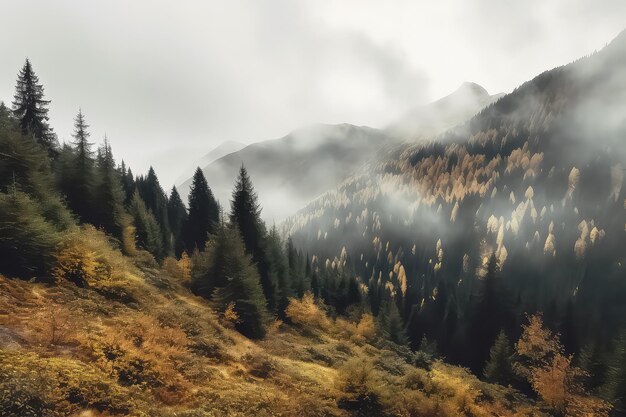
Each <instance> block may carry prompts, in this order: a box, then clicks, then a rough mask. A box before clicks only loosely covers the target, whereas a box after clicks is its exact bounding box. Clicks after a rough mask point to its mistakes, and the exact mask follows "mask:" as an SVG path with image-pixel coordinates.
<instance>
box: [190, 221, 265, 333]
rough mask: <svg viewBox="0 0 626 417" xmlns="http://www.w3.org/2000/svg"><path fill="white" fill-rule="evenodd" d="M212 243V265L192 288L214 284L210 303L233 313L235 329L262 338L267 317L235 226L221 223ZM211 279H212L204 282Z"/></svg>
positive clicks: (256, 277)
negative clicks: (202, 280) (200, 280)
mask: <svg viewBox="0 0 626 417" xmlns="http://www.w3.org/2000/svg"><path fill="white" fill-rule="evenodd" d="M214 245H215V246H214V248H213V250H214V252H213V259H214V261H213V262H214V265H213V266H212V267H211V268H210V269H209V270H210V272H209V273H208V274H205V275H204V277H203V279H204V280H205V281H204V282H200V283H196V287H197V288H200V289H202V290H201V293H202V294H206V290H207V289H208V288H210V287H214V288H215V294H214V295H213V303H214V304H215V305H216V306H217V308H218V309H219V310H220V311H222V312H224V311H226V310H227V309H230V310H231V312H232V313H234V315H235V316H236V320H234V322H235V323H234V324H235V328H236V329H237V331H239V332H240V333H241V334H243V335H244V336H246V337H249V338H251V339H260V338H263V336H265V322H266V320H267V316H268V315H267V309H266V301H265V297H264V296H263V290H262V289H261V286H260V284H259V274H258V272H257V270H256V268H255V267H254V265H253V264H252V261H251V259H250V257H249V255H247V254H246V252H245V247H244V244H243V242H242V240H241V235H240V233H239V231H238V230H237V228H236V226H234V225H233V226H231V227H227V226H225V225H224V224H222V225H221V226H220V227H219V228H218V230H217V233H216V235H215V242H214ZM211 279H214V281H213V282H207V281H206V280H211Z"/></svg>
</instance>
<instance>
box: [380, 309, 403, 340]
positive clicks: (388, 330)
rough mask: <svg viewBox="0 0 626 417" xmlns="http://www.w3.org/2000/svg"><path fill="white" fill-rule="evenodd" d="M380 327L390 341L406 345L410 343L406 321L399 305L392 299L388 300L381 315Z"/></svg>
mask: <svg viewBox="0 0 626 417" xmlns="http://www.w3.org/2000/svg"><path fill="white" fill-rule="evenodd" d="M380 327H381V329H382V331H383V334H384V335H385V337H387V339H389V340H390V341H392V342H394V343H396V344H398V345H406V344H407V343H408V337H407V335H406V330H405V326H404V321H403V320H402V317H401V316H400V310H398V306H397V305H396V303H395V301H393V300H392V299H390V300H388V301H387V303H386V305H385V308H384V310H383V312H382V314H381V315H380Z"/></svg>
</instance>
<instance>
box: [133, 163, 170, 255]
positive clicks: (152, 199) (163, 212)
mask: <svg viewBox="0 0 626 417" xmlns="http://www.w3.org/2000/svg"><path fill="white" fill-rule="evenodd" d="M137 189H138V190H139V194H140V195H141V198H142V199H143V201H144V202H145V203H146V207H147V208H148V209H149V210H150V211H151V212H152V214H153V216H154V218H155V219H156V220H157V222H158V224H159V229H160V235H161V247H162V252H161V253H159V254H157V255H156V256H157V258H159V259H162V258H164V257H165V256H167V255H168V254H169V253H171V252H172V250H173V248H172V241H171V232H170V226H169V216H168V210H167V196H166V195H165V191H163V188H162V187H161V184H160V183H159V179H158V178H157V175H156V172H155V171H154V168H152V167H150V169H149V170H148V175H147V176H146V177H145V179H142V180H141V181H138V184H137Z"/></svg>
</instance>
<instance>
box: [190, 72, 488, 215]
mask: <svg viewBox="0 0 626 417" xmlns="http://www.w3.org/2000/svg"><path fill="white" fill-rule="evenodd" d="M495 97H496V96H490V95H489V94H488V93H487V92H486V91H485V90H484V89H483V88H482V87H480V86H478V85H477V84H473V83H466V84H464V85H462V86H461V87H460V88H459V89H458V90H457V91H456V92H454V93H452V94H450V95H449V96H447V97H444V98H442V99H441V100H438V101H436V102H434V103H431V104H429V105H426V106H422V107H420V108H417V109H414V110H413V111H411V112H410V113H409V114H407V115H406V116H405V117H404V118H403V119H401V120H399V121H398V122H396V123H394V124H393V125H392V126H390V127H389V128H387V129H385V130H378V129H374V128H370V127H366V126H354V125H350V124H341V125H314V126H310V127H307V128H302V129H299V130H296V131H294V132H292V133H290V134H289V135H287V136H285V137H283V138H280V139H275V140H270V141H265V142H259V143H255V144H253V145H250V146H247V147H245V148H243V149H241V150H239V151H238V152H233V153H231V154H230V155H226V156H224V157H222V158H220V159H218V160H216V161H214V162H212V163H210V164H206V165H200V166H201V167H203V171H204V173H205V176H206V177H207V180H208V181H209V185H210V186H211V188H212V189H213V192H214V193H215V195H216V196H217V197H218V199H219V200H220V202H221V203H222V204H223V205H226V206H228V202H229V200H230V192H231V189H232V185H233V184H232V181H233V178H235V176H236V173H237V171H238V169H239V167H240V166H241V164H242V163H243V164H245V166H246V168H247V169H248V172H249V173H250V175H251V176H252V178H254V181H255V187H256V188H257V190H258V192H259V195H260V196H261V205H262V206H263V207H264V217H265V219H266V220H268V221H278V220H282V219H284V218H285V217H286V216H288V215H291V214H293V213H294V212H295V211H296V210H297V209H299V208H301V207H303V206H304V205H305V204H307V203H308V202H310V201H311V200H313V199H314V198H316V197H318V196H319V195H320V194H321V193H323V192H326V191H328V190H329V189H331V188H333V187H335V186H336V185H337V184H339V183H340V182H341V181H343V180H344V179H346V178H347V177H348V176H349V175H350V174H352V173H353V172H354V171H355V170H357V169H358V168H359V167H361V166H362V165H363V164H364V163H366V162H367V161H369V160H371V159H372V158H374V157H375V155H376V154H377V153H378V152H380V151H381V149H385V148H388V147H389V146H392V145H393V144H397V143H399V142H401V141H403V140H412V141H414V140H417V139H419V138H422V137H426V136H428V135H431V134H435V133H440V132H442V131H444V130H445V129H447V128H449V127H451V126H453V125H456V124H458V123H460V122H463V121H465V120H467V118H469V117H470V116H472V115H474V114H476V113H477V112H478V111H479V110H480V109H481V108H483V107H484V106H485V105H487V104H489V103H490V102H491V101H492V100H493V99H494V98H495ZM190 184H191V181H190V179H188V180H186V181H184V182H182V183H181V185H180V191H181V194H182V195H183V197H185V196H186V195H187V193H188V190H189V186H190Z"/></svg>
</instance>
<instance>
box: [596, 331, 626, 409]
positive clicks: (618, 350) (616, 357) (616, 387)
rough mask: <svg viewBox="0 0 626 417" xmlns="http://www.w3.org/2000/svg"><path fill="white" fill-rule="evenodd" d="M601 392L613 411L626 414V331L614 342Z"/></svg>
mask: <svg viewBox="0 0 626 417" xmlns="http://www.w3.org/2000/svg"><path fill="white" fill-rule="evenodd" d="M601 391H602V394H603V396H604V397H605V398H606V399H608V400H610V401H611V402H612V403H613V405H614V406H615V411H617V412H619V413H625V412H626V331H622V332H621V333H620V335H619V337H618V338H617V340H616V341H615V342H614V346H613V352H612V353H611V356H610V358H609V361H608V367H607V370H606V380H605V383H604V385H603V386H602V389H601ZM619 415H622V414H619Z"/></svg>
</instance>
